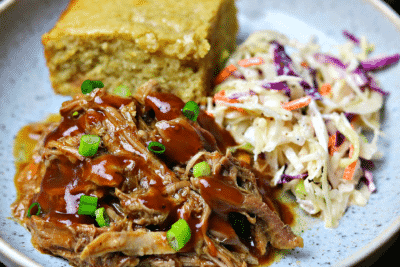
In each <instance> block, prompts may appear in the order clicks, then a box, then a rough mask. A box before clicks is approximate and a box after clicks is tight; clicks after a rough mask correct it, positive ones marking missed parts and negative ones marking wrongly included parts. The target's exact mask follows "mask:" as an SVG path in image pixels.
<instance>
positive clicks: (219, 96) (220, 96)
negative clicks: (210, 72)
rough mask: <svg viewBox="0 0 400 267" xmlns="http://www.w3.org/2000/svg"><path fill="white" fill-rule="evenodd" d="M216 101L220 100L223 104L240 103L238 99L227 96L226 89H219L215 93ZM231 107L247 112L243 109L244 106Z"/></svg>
mask: <svg viewBox="0 0 400 267" xmlns="http://www.w3.org/2000/svg"><path fill="white" fill-rule="evenodd" d="M214 101H216V102H217V101H218V102H219V103H221V104H226V103H239V101H238V100H236V99H230V98H228V97H226V95H225V90H221V91H219V92H218V93H216V94H215V95H214ZM229 108H231V109H234V110H237V111H240V112H245V110H244V109H242V108H237V107H229Z"/></svg>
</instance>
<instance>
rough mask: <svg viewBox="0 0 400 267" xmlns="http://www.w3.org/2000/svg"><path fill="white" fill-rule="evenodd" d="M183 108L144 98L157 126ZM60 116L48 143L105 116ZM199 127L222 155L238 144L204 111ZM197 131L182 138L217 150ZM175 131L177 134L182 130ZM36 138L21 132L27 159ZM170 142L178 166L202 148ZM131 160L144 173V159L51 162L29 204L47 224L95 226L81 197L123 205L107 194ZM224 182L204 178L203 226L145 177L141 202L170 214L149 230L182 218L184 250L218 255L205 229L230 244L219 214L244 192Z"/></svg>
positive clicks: (172, 101) (268, 197) (283, 212)
mask: <svg viewBox="0 0 400 267" xmlns="http://www.w3.org/2000/svg"><path fill="white" fill-rule="evenodd" d="M131 101H132V99H129V98H122V97H117V96H111V95H105V96H102V97H101V98H98V99H97V100H96V101H95V102H96V103H97V104H99V105H104V106H106V105H110V106H113V107H115V108H120V107H121V106H122V105H128V104H129V103H130V102H131ZM183 107H184V102H183V101H182V100H180V99H179V98H177V97H175V96H173V95H170V94H166V93H153V94H151V95H150V96H149V97H147V98H146V109H147V110H149V109H152V110H154V113H155V116H156V118H157V120H158V121H161V120H165V121H171V120H173V119H176V118H183V119H185V118H184V116H183V115H182V112H181V111H182V108H183ZM61 115H62V116H63V118H62V121H61V124H60V125H59V126H58V127H57V128H56V129H55V130H54V131H53V132H52V133H50V134H48V135H47V137H46V138H45V143H48V142H49V141H51V140H57V139H59V138H61V137H63V136H75V135H78V134H82V133H84V132H85V131H84V125H88V124H89V125H94V124H96V123H99V122H101V121H102V120H104V119H105V118H104V114H103V113H102V112H101V111H100V110H94V109H89V110H88V111H87V112H86V113H84V114H80V115H79V117H78V118H73V117H72V116H71V114H61ZM197 122H198V123H199V125H200V126H201V127H202V128H203V129H205V130H207V131H208V132H210V133H211V134H212V137H213V138H215V142H216V144H217V146H218V149H219V150H220V151H222V152H225V150H226V148H227V147H229V146H235V145H236V143H235V141H234V139H233V137H232V136H231V135H230V134H229V132H228V131H226V130H225V129H222V128H221V127H219V125H217V124H216V122H215V121H214V119H213V118H212V117H211V116H209V115H208V114H206V113H205V112H204V111H202V110H200V114H199V116H198V119H197ZM187 124H190V125H192V122H191V121H189V120H188V122H187ZM171 128H172V126H171ZM189 129H190V128H189ZM193 129H194V130H195V131H191V130H188V131H183V132H181V133H180V135H181V136H185V135H187V136H186V140H191V139H195V140H197V141H196V142H198V140H201V141H202V142H203V147H204V139H208V145H209V147H215V144H214V145H212V142H213V141H212V139H211V138H210V136H206V135H204V134H201V133H200V134H199V130H198V129H196V128H193ZM171 130H172V129H171ZM177 131H178V132H179V130H177ZM188 133H190V134H188ZM38 134H40V133H38V132H35V131H33V128H32V127H30V126H29V125H28V126H25V127H24V128H22V129H21V130H20V133H19V134H18V136H17V139H16V140H15V142H16V144H19V145H22V146H25V147H26V153H27V155H29V157H30V155H31V151H32V150H33V148H34V145H36V143H37V135H38ZM170 135H171V136H172V135H173V134H172V133H171V134H170ZM35 136H36V137H35ZM182 138H183V137H182ZM159 140H160V141H164V142H165V139H162V138H160V139H159ZM169 142H172V143H168V142H165V144H167V147H170V148H175V150H174V154H179V153H181V155H179V157H181V158H179V157H177V158H176V160H177V161H184V160H186V159H187V158H190V157H191V156H193V155H194V154H195V152H196V151H197V149H198V148H197V147H199V145H198V143H197V145H193V146H194V147H195V149H193V150H192V151H191V152H190V153H187V154H186V155H184V153H185V152H184V148H185V146H182V150H179V146H178V145H177V144H179V143H180V142H179V139H178V138H175V139H174V138H170V141H169ZM193 153H194V154H193ZM196 153H197V152H196ZM143 160H144V159H143ZM30 161H32V159H30ZM132 161H134V162H136V165H137V166H135V169H136V170H139V169H141V168H144V169H145V162H142V159H141V160H138V159H137V158H130V157H116V156H113V155H109V154H103V155H100V156H98V157H94V158H91V159H88V160H85V161H77V162H75V163H72V162H70V161H69V160H68V158H67V157H66V156H62V157H59V158H58V159H56V160H54V161H52V163H51V166H50V167H49V168H48V169H47V171H46V173H45V175H44V177H43V180H42V183H41V190H40V192H39V193H37V194H36V195H35V197H34V199H32V202H31V203H33V202H39V203H40V205H41V208H42V213H41V215H39V216H42V217H43V218H44V219H45V220H46V221H52V222H55V223H61V224H66V225H71V224H74V223H82V224H93V223H95V220H94V218H93V217H91V216H87V215H78V214H77V209H78V204H79V198H80V196H81V195H83V194H87V195H90V194H91V192H92V190H91V189H92V188H97V193H99V192H100V195H102V196H101V197H100V198H99V202H98V207H100V206H103V207H109V206H112V205H113V203H117V202H118V201H119V200H118V199H114V198H113V197H112V196H111V195H109V194H108V192H109V190H110V188H112V187H118V186H120V184H121V183H122V181H123V179H124V176H123V174H122V173H120V171H119V169H120V168H121V166H122V167H124V166H126V165H127V164H132ZM38 164H43V163H38ZM26 165H27V162H26V163H25V162H22V163H20V164H18V165H17V171H16V176H15V181H16V178H17V176H18V175H20V174H21V171H23V169H24V168H25V167H26ZM116 167H118V168H116ZM223 180H224V179H223V177H222V176H215V177H201V178H200V184H201V189H202V192H203V193H202V196H203V198H204V199H205V201H206V202H207V203H208V204H209V205H211V207H212V208H213V212H212V213H211V216H210V218H209V220H208V221H206V222H201V218H200V214H197V213H195V212H190V211H188V210H185V208H184V205H183V204H181V205H175V204H174V202H173V201H170V200H168V199H166V198H164V197H163V196H162V194H161V192H162V191H163V189H164V185H163V184H162V180H161V179H160V178H159V177H156V176H151V177H143V178H142V182H146V183H147V184H148V186H149V188H150V193H149V194H148V195H146V196H142V197H140V201H141V202H142V203H143V204H144V205H146V206H147V207H149V208H152V209H155V210H166V211H169V216H168V217H167V219H166V220H165V221H164V222H163V223H162V224H160V225H156V226H148V228H149V229H151V230H153V231H167V230H169V229H170V227H171V225H172V224H173V223H174V222H176V221H177V220H178V219H179V218H183V219H185V220H187V222H188V223H189V226H190V228H191V231H192V238H191V240H190V241H189V242H188V243H187V244H186V245H185V247H184V248H183V249H182V250H181V251H182V252H187V251H194V248H195V245H196V243H197V242H199V241H201V240H200V239H202V238H205V242H206V243H207V244H208V247H209V248H210V253H211V254H212V255H213V254H214V255H215V253H216V248H215V247H214V246H213V244H212V242H210V241H209V240H208V236H207V230H208V229H213V230H215V231H217V232H219V233H221V234H222V236H224V237H225V238H226V239H229V240H230V239H232V240H233V239H234V238H235V236H236V233H235V230H234V229H233V227H232V225H231V224H230V223H229V220H228V218H226V216H225V218H224V216H221V215H222V214H225V215H226V214H227V213H228V212H230V211H234V210H235V208H234V206H237V205H239V204H240V203H241V201H242V200H243V195H242V193H241V192H240V191H239V190H237V189H236V188H234V187H233V186H231V185H229V184H228V183H226V182H224V181H223ZM94 184H95V186H94ZM257 184H258V187H259V189H260V192H261V194H262V195H263V199H264V201H265V202H266V203H267V204H268V205H269V206H270V207H271V208H272V209H274V210H276V211H277V212H278V213H279V214H280V216H281V218H282V220H283V222H284V223H285V224H288V225H293V222H294V217H293V212H292V210H291V207H290V206H289V205H286V204H283V203H281V202H279V201H277V200H275V198H276V196H277V194H278V192H279V190H278V189H275V188H271V187H270V186H269V185H268V183H267V182H265V179H264V178H262V177H261V176H259V175H257ZM96 186H97V187H96ZM16 187H17V192H18V195H19V197H20V193H21V192H22V188H23V185H22V184H18V183H17V182H16ZM31 203H30V204H31ZM32 213H35V210H32ZM247 245H248V246H249V247H250V249H251V251H252V253H253V254H254V256H256V257H258V258H259V261H260V264H267V265H269V264H271V263H272V262H273V261H274V257H275V253H276V251H278V250H276V249H274V248H272V247H271V246H269V248H268V249H267V253H266V255H264V256H261V257H260V256H258V255H257V253H256V249H255V246H254V243H253V242H251V240H250V242H249V243H248V244H247Z"/></svg>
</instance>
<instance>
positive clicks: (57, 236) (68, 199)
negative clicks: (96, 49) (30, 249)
mask: <svg viewBox="0 0 400 267" xmlns="http://www.w3.org/2000/svg"><path fill="white" fill-rule="evenodd" d="M183 106H184V102H182V100H181V99H179V98H178V97H176V96H174V95H171V94H166V93H162V92H160V88H159V87H158V84H157V83H156V82H154V81H149V82H148V83H146V84H144V85H143V86H142V87H140V88H138V89H137V92H136V94H135V95H134V96H132V97H126V98H124V97H119V96H115V95H109V94H107V93H106V92H105V90H102V89H95V90H94V91H92V92H91V93H90V94H88V95H82V94H79V95H77V96H75V97H74V99H73V100H70V101H66V102H64V103H63V104H62V107H61V109H60V114H61V116H62V120H61V121H60V122H53V123H47V124H43V123H42V124H36V128H40V129H41V130H40V138H38V141H37V145H36V147H35V148H34V150H33V154H32V157H31V159H30V161H28V162H27V166H26V167H25V168H24V169H23V171H21V172H20V173H19V174H18V175H17V177H16V185H17V188H18V190H19V191H18V198H17V200H16V201H15V202H14V203H13V205H12V206H11V208H12V212H13V215H14V217H16V218H17V219H18V221H19V222H20V223H21V224H22V225H23V226H24V227H25V228H27V229H28V230H29V231H30V232H31V233H32V244H33V245H34V246H35V247H36V248H37V249H38V250H39V251H41V252H42V253H48V254H53V255H56V256H61V257H63V258H65V259H67V260H69V262H70V264H71V265H73V266H120V267H122V266H204V267H205V266H232V267H234V266H255V265H258V264H259V261H258V257H259V256H262V255H264V254H265V253H266V251H267V247H268V245H269V244H270V245H272V246H273V247H275V248H278V249H293V248H295V247H303V240H302V238H301V237H299V236H296V235H295V234H294V233H293V232H292V231H291V229H290V227H289V226H288V225H285V224H284V223H283V222H282V220H281V219H280V217H279V215H278V213H277V212H276V209H275V207H274V205H273V204H272V201H270V200H269V197H272V196H265V195H261V193H260V190H259V185H260V183H263V184H264V186H268V177H264V176H263V175H262V174H260V173H259V172H257V171H256V170H254V169H253V168H251V167H250V165H248V164H245V163H244V162H242V161H239V160H238V159H236V158H235V157H233V156H232V155H231V153H230V151H229V150H227V149H226V148H227V147H229V146H233V145H235V142H234V141H233V138H232V137H231V136H230V135H229V133H228V132H226V131H225V130H223V129H221V128H219V127H218V125H217V124H216V123H215V122H214V120H213V119H212V117H210V116H208V115H207V114H206V113H205V112H204V111H202V110H200V114H199V117H198V119H197V121H196V122H193V121H191V120H189V119H187V118H186V117H185V116H183V114H182V111H181V110H182V108H183ZM76 112H77V113H78V115H76ZM83 134H93V135H98V136H99V137H100V138H101V144H100V147H99V149H98V151H97V153H96V155H94V156H93V157H83V156H81V155H80V154H79V152H78V148H79V143H80V138H81V136H82V135H83ZM151 141H157V142H160V143H162V144H163V145H164V146H165V148H166V150H165V152H164V153H163V154H162V155H158V154H157V155H156V154H154V153H152V152H151V151H149V150H148V148H147V146H148V144H149V143H150V142H151ZM202 161H206V162H208V164H210V166H211V167H212V173H211V174H210V175H209V176H203V177H198V178H195V177H194V176H193V174H192V167H193V166H194V165H195V164H196V163H199V162H202ZM82 195H90V196H95V197H97V198H98V207H105V208H106V211H107V214H108V215H109V217H110V221H111V223H110V226H109V227H98V225H97V222H96V221H95V219H94V218H93V217H91V216H88V215H79V214H78V206H79V199H80V196H82ZM35 202H37V203H39V204H40V206H41V212H40V213H39V214H38V215H33V216H31V217H30V218H28V217H27V211H28V208H29V207H30V206H31V204H32V203H35ZM32 213H33V214H35V212H33V211H32ZM181 218H182V219H185V220H186V221H187V222H188V224H189V226H190V228H191V239H190V241H189V242H188V243H187V244H186V245H185V246H184V247H183V248H182V249H181V250H180V251H178V252H177V251H175V250H173V249H172V248H171V247H170V246H169V244H168V241H167V239H166V233H167V231H168V230H169V229H170V228H171V225H172V224H173V223H174V222H176V221H177V220H178V219H181Z"/></svg>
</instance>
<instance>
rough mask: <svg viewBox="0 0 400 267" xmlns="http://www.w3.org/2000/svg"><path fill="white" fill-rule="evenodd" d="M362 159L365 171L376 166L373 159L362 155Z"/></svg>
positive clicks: (362, 167)
mask: <svg viewBox="0 0 400 267" xmlns="http://www.w3.org/2000/svg"><path fill="white" fill-rule="evenodd" d="M360 161H361V169H363V170H364V171H367V170H372V169H373V168H375V164H374V162H373V161H372V160H369V159H364V158H361V157H360Z"/></svg>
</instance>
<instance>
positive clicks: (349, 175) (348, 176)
mask: <svg viewBox="0 0 400 267" xmlns="http://www.w3.org/2000/svg"><path fill="white" fill-rule="evenodd" d="M356 165H357V161H354V162H353V163H351V164H350V165H349V166H347V167H346V169H344V173H343V179H344V180H352V179H353V175H354V172H355V170H356Z"/></svg>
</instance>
